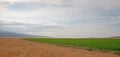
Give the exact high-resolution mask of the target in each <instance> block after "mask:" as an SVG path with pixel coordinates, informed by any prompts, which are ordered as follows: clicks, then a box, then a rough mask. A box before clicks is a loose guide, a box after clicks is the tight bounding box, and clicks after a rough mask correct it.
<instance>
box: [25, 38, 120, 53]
mask: <svg viewBox="0 0 120 57" xmlns="http://www.w3.org/2000/svg"><path fill="white" fill-rule="evenodd" d="M26 40H30V41H35V42H43V43H50V44H57V45H63V46H73V47H84V48H88V49H98V50H103V51H115V52H120V39H55V38H52V39H48V38H47V39H46V38H29V39H26Z"/></svg>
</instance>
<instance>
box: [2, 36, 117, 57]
mask: <svg viewBox="0 0 120 57" xmlns="http://www.w3.org/2000/svg"><path fill="white" fill-rule="evenodd" d="M31 40H33V39H31ZM36 40H40V39H36ZM41 40H44V41H45V40H46V39H41ZM66 40H67V39H66ZM49 41H50V40H49ZM60 41H61V40H60ZM47 42H48V41H47ZM52 42H54V40H53V41H52ZM57 42H58V41H57ZM0 57H119V55H117V54H114V53H111V52H100V51H89V50H85V49H79V48H73V47H63V46H59V45H53V44H52V43H51V44H48V43H41V41H40V43H38V42H36V41H35V42H33V41H28V40H24V39H22V38H0Z"/></svg>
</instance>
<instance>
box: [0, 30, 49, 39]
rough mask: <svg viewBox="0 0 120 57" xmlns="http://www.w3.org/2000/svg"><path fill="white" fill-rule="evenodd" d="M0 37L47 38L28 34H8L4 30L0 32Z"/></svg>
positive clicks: (8, 32)
mask: <svg viewBox="0 0 120 57" xmlns="http://www.w3.org/2000/svg"><path fill="white" fill-rule="evenodd" d="M0 37H37V38H48V37H47V36H36V35H29V34H22V33H17V32H10V31H5V30H0Z"/></svg>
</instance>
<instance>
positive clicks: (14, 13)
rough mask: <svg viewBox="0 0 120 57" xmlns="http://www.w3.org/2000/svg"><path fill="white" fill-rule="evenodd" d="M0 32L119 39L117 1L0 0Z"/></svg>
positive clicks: (118, 5)
mask: <svg viewBox="0 0 120 57" xmlns="http://www.w3.org/2000/svg"><path fill="white" fill-rule="evenodd" d="M0 30H7V31H12V32H18V33H25V34H32V35H41V36H50V37H59V38H62V37H63V38H65V37H66V38H69V37H70V38H81V37H83V38H85V37H110V36H120V0H0Z"/></svg>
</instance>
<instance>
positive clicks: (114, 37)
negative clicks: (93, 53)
mask: <svg viewBox="0 0 120 57" xmlns="http://www.w3.org/2000/svg"><path fill="white" fill-rule="evenodd" d="M108 38H120V36H113V37H108Z"/></svg>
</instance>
